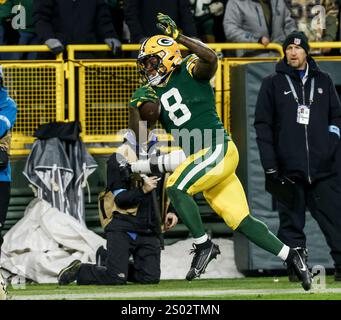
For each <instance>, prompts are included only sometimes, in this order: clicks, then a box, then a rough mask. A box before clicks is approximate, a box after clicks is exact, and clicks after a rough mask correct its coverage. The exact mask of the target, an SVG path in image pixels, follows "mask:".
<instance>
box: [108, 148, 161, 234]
mask: <svg viewBox="0 0 341 320" xmlns="http://www.w3.org/2000/svg"><path fill="white" fill-rule="evenodd" d="M120 157H122V156H121V155H120V154H117V153H114V154H113V155H112V156H111V157H110V158H109V160H108V163H107V190H110V191H114V190H120V189H125V191H122V192H120V193H119V194H118V195H117V196H116V197H115V202H116V204H117V205H118V206H119V207H120V208H122V209H128V208H133V207H136V206H137V205H139V207H138V211H137V214H136V216H129V215H126V214H119V213H117V214H115V215H114V218H113V219H112V221H111V222H110V223H109V224H108V225H107V227H106V231H114V230H117V231H126V232H137V233H144V234H148V233H149V234H157V233H158V230H159V226H158V222H157V221H158V220H157V219H156V212H155V210H154V206H153V199H152V194H151V193H147V194H145V193H144V192H143V191H142V189H141V188H136V187H131V186H130V182H129V181H127V180H126V179H125V178H124V175H123V174H122V170H120V164H119V162H118V161H117V159H119V158H120ZM161 186H162V183H159V184H158V188H157V189H156V190H157V192H158V193H159V194H160V192H161V190H160V188H161Z"/></svg>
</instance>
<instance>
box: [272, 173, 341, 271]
mask: <svg viewBox="0 0 341 320" xmlns="http://www.w3.org/2000/svg"><path fill="white" fill-rule="evenodd" d="M296 186H297V196H296V199H295V205H294V209H293V210H290V209H288V208H287V207H286V206H284V205H283V204H281V203H278V211H279V219H280V226H279V230H278V238H279V239H280V240H281V241H283V242H284V243H285V244H286V245H288V246H290V247H303V248H305V247H306V237H305V234H304V232H303V228H304V225H305V211H306V207H307V208H308V209H309V210H310V212H311V215H312V216H313V218H314V219H315V220H316V221H317V223H318V224H319V226H320V228H321V230H322V232H323V234H324V236H325V238H326V241H327V244H328V246H329V247H330V249H331V251H330V254H331V256H332V258H333V260H334V263H335V264H337V265H341V200H340V199H341V184H340V183H339V180H338V177H337V176H333V177H329V178H327V179H324V180H321V181H318V182H315V183H314V184H312V185H308V184H303V183H301V182H296Z"/></svg>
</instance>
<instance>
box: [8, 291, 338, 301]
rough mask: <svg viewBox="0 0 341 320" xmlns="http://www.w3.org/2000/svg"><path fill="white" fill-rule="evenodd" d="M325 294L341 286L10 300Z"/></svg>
mask: <svg viewBox="0 0 341 320" xmlns="http://www.w3.org/2000/svg"><path fill="white" fill-rule="evenodd" d="M295 293H302V294H311V293H314V294H323V293H340V294H341V288H330V289H321V290H311V291H304V290H303V289H280V290H278V289H277V290H273V289H252V290H246V289H241V290H238V289H236V290H185V291H173V292H169V291H154V292H143V291H138V292H106V293H67V294H37V295H15V294H12V295H11V297H10V300H58V299H61V300H63V299H66V300H81V299H115V298H116V299H118V298H120V299H133V298H158V297H162V298H164V297H170V298H171V297H202V296H205V297H209V296H219V295H224V296H226V295H231V296H243V295H269V294H271V295H280V294H295Z"/></svg>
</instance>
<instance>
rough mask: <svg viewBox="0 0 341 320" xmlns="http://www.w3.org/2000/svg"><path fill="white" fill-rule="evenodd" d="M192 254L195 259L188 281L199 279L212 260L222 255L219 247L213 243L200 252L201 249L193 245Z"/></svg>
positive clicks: (188, 274) (187, 277) (187, 276)
mask: <svg viewBox="0 0 341 320" xmlns="http://www.w3.org/2000/svg"><path fill="white" fill-rule="evenodd" d="M193 248H194V249H192V250H191V254H192V253H194V257H193V260H192V263H191V268H190V269H189V271H188V273H187V275H186V279H187V280H188V281H191V280H193V279H195V278H199V277H200V275H201V274H202V273H204V272H205V270H206V267H207V265H208V264H209V263H210V261H211V260H212V259H216V258H217V255H218V254H220V250H219V246H218V245H216V244H214V243H213V242H211V244H210V246H209V247H208V248H204V249H201V250H199V248H198V247H197V246H196V245H195V244H193Z"/></svg>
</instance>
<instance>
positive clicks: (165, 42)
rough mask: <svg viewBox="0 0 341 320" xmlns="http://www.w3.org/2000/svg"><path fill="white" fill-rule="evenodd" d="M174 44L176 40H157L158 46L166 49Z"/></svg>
mask: <svg viewBox="0 0 341 320" xmlns="http://www.w3.org/2000/svg"><path fill="white" fill-rule="evenodd" d="M173 43H174V40H173V39H169V38H160V39H158V40H157V44H159V45H160V46H164V47H170V46H171V45H172V44H173Z"/></svg>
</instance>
